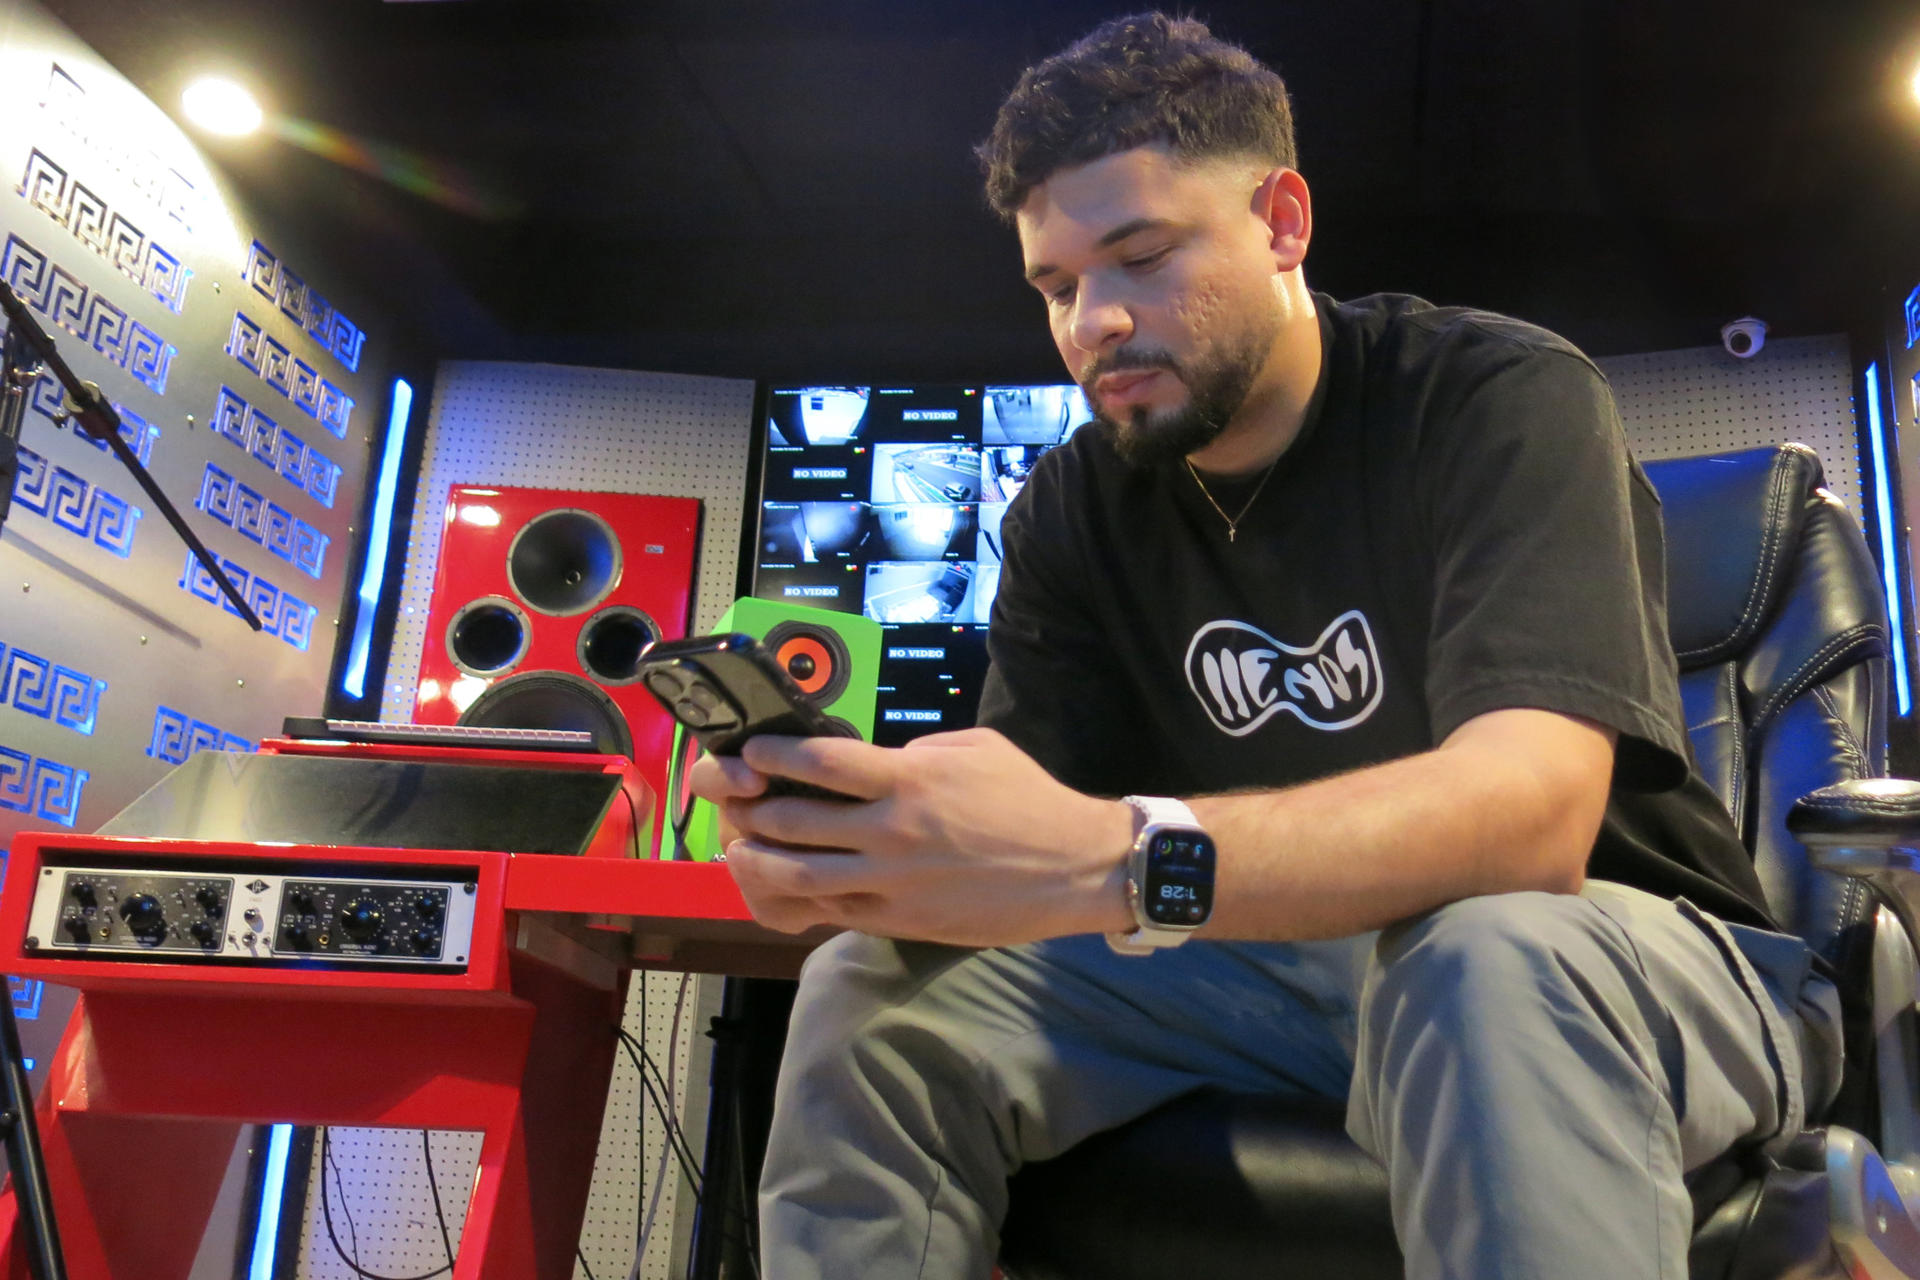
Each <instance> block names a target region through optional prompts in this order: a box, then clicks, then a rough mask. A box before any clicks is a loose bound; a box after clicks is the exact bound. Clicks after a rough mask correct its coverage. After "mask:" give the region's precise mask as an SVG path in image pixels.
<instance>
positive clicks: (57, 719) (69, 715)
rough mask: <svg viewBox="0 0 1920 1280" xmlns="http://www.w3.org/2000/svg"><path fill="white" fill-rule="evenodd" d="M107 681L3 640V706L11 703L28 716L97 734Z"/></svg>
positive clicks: (0, 690)
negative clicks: (96, 723)
mask: <svg viewBox="0 0 1920 1280" xmlns="http://www.w3.org/2000/svg"><path fill="white" fill-rule="evenodd" d="M106 691H107V682H106V681H105V680H100V679H96V678H95V677H93V676H90V675H88V674H87V673H86V672H84V671H76V670H74V669H73V668H72V667H64V666H61V665H59V664H58V663H55V662H53V661H51V660H50V659H47V658H43V657H41V656H40V655H39V654H37V653H29V652H27V651H26V650H25V649H22V648H21V647H20V646H18V645H15V646H13V647H12V648H11V649H9V648H8V647H7V646H6V645H5V644H3V643H0V707H4V706H6V705H7V704H9V703H11V704H12V705H13V706H15V707H17V708H18V709H20V710H21V711H24V712H26V713H27V714H28V715H34V716H39V717H40V718H41V719H42V720H51V721H53V722H54V723H55V724H57V725H59V726H60V727H61V728H63V729H71V730H73V731H74V732H75V733H78V734H82V735H85V736H87V737H91V736H93V726H94V721H95V719H96V718H97V717H98V715H99V713H100V697H101V695H102V694H104V693H106Z"/></svg>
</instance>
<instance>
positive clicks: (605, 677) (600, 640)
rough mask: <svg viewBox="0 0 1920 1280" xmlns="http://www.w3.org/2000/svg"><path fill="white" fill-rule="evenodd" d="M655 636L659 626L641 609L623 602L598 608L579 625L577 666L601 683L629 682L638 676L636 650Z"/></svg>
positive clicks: (638, 654) (657, 637)
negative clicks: (585, 623)
mask: <svg viewBox="0 0 1920 1280" xmlns="http://www.w3.org/2000/svg"><path fill="white" fill-rule="evenodd" d="M659 638H660V628H659V626H658V625H657V624H656V623H655V622H654V620H653V619H652V618H649V617H648V616H647V615H646V613H645V611H644V610H640V609H636V608H634V607H633V606H632V605H626V604H616V605H613V606H611V607H609V608H606V609H602V610H601V611H600V612H598V613H596V614H594V615H593V616H592V617H591V618H588V619H587V625H586V626H584V627H581V628H580V641H579V643H578V645H577V646H576V649H577V651H578V655H579V658H580V669H581V670H582V671H585V672H586V673H587V674H588V675H590V676H592V677H593V678H594V679H595V680H598V681H599V682H600V683H601V684H611V685H622V684H632V683H633V682H634V681H635V680H638V679H639V678H640V651H641V650H642V649H644V648H646V647H647V646H648V645H650V644H652V643H653V642H654V641H655V640H658V639H659Z"/></svg>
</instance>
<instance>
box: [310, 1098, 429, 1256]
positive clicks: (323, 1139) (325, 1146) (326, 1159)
mask: <svg viewBox="0 0 1920 1280" xmlns="http://www.w3.org/2000/svg"><path fill="white" fill-rule="evenodd" d="M332 1139H333V1134H332V1131H331V1130H329V1129H322V1130H321V1131H320V1164H321V1173H320V1216H321V1217H322V1218H323V1219H325V1221H326V1225H327V1239H329V1240H331V1241H332V1242H333V1251H334V1253H336V1254H338V1255H339V1257H340V1261H341V1262H342V1263H344V1264H345V1265H346V1267H347V1269H348V1270H350V1271H352V1272H353V1274H355V1275H356V1276H359V1277H360V1280H433V1278H434V1277H435V1276H443V1275H446V1274H447V1273H448V1272H450V1271H452V1270H453V1249H452V1246H451V1245H449V1246H448V1249H447V1265H446V1266H444V1267H435V1268H434V1269H433V1270H432V1271H429V1272H427V1273H426V1274H424V1275H417V1276H383V1275H381V1274H380V1273H379V1272H377V1271H368V1270H367V1269H366V1268H365V1267H362V1266H361V1265H360V1263H359V1262H358V1260H357V1259H358V1258H359V1256H360V1240H359V1236H358V1233H356V1232H355V1231H354V1228H353V1212H352V1210H350V1209H348V1208H347V1190H346V1183H345V1180H344V1179H342V1178H341V1177H340V1166H339V1165H337V1164H335V1163H334V1160H333V1141H332ZM328 1169H332V1170H333V1177H334V1181H335V1182H338V1183H340V1211H341V1212H342V1213H343V1214H345V1215H346V1218H347V1238H348V1239H350V1240H352V1241H353V1257H351V1258H349V1257H348V1256H347V1251H346V1250H345V1249H343V1248H341V1247H340V1237H339V1236H337V1235H335V1234H334V1233H333V1200H332V1197H331V1196H330V1195H328V1194H327V1176H326V1171H327V1170H328ZM427 1177H428V1179H429V1180H431V1179H432V1177H433V1162H432V1161H431V1160H429V1161H428V1162H427ZM439 1200H440V1193H439V1190H438V1189H437V1188H436V1189H435V1191H434V1205H435V1207H436V1208H437V1207H438V1206H439ZM445 1229H446V1224H445V1222H444V1221H443V1222H442V1223H441V1230H443V1231H444V1230H445Z"/></svg>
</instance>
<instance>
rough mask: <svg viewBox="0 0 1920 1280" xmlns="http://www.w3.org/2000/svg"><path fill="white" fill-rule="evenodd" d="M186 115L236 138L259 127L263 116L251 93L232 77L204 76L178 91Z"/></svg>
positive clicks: (208, 128)
mask: <svg viewBox="0 0 1920 1280" xmlns="http://www.w3.org/2000/svg"><path fill="white" fill-rule="evenodd" d="M180 105H181V107H183V108H184V109H185V110H186V113H187V119H189V120H191V121H193V123H195V124H196V125H199V126H200V127H201V128H202V129H205V130H206V131H207V132H208V133H217V134H219V135H220V136H221V137H223V138H238V137H242V136H244V135H246V134H249V133H252V132H253V131H254V130H255V129H258V128H259V127H260V121H261V120H262V119H263V118H264V116H263V114H262V112H261V110H260V104H259V103H258V102H255V101H254V100H253V95H252V94H251V93H248V92H247V91H246V90H245V89H243V88H241V87H240V86H239V85H237V84H235V83H234V82H233V81H231V80H223V79H220V78H218V77H216V76H207V77H204V78H202V79H199V80H195V81H194V82H193V83H192V84H190V85H188V86H187V88H186V92H185V93H182V94H181V95H180Z"/></svg>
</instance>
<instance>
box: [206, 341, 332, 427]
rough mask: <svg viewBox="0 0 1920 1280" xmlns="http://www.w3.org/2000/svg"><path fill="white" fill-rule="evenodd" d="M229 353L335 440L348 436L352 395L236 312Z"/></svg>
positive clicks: (285, 345) (282, 343)
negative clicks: (331, 434) (328, 432)
mask: <svg viewBox="0 0 1920 1280" xmlns="http://www.w3.org/2000/svg"><path fill="white" fill-rule="evenodd" d="M227 354H228V355H230V356H232V357H233V358H234V359H235V360H237V361H239V362H240V365H241V367H242V368H245V369H247V370H248V371H249V372H252V373H257V374H259V375H260V380H261V381H262V382H264V383H266V384H267V385H268V386H269V387H272V388H273V389H274V390H275V391H278V392H279V393H280V394H281V395H283V396H285V397H286V398H287V399H288V400H290V401H292V402H293V407H294V408H296V409H298V410H300V412H302V413H304V414H306V415H307V416H308V417H309V418H312V419H313V420H314V421H316V422H318V423H319V424H320V425H321V426H323V427H325V428H326V429H327V430H328V431H331V432H332V433H333V435H334V438H335V439H336V440H345V439H346V438H347V428H348V425H349V423H350V422H351V420H352V417H353V397H352V396H350V395H348V394H347V393H346V392H344V391H342V390H341V389H340V388H339V387H336V386H334V385H333V383H331V382H329V381H327V380H326V379H325V378H323V377H321V376H320V372H319V370H317V369H315V368H314V367H313V366H312V365H310V364H308V363H307V362H306V361H305V360H302V359H300V358H299V357H298V356H296V355H294V354H293V352H291V351H289V350H287V344H286V343H284V342H282V341H280V340H279V339H278V338H276V337H274V336H273V335H272V334H270V333H268V332H266V331H265V330H264V329H262V328H261V327H260V326H259V325H258V324H257V323H255V322H254V321H253V320H251V319H249V318H248V316H247V314H246V313H245V312H244V311H236V312H234V313H233V328H232V330H231V331H230V332H229V333H228V335H227Z"/></svg>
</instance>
